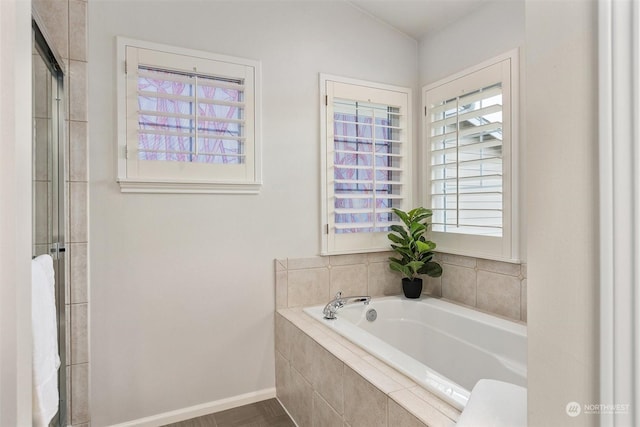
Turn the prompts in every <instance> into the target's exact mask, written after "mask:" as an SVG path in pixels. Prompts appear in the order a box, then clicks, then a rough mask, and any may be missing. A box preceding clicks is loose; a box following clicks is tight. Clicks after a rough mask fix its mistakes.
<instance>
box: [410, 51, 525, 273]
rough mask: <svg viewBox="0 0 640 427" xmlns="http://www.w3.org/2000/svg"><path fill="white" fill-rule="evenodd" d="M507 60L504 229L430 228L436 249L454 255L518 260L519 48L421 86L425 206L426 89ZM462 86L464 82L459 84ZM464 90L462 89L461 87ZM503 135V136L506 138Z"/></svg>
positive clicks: (427, 199)
mask: <svg viewBox="0 0 640 427" xmlns="http://www.w3.org/2000/svg"><path fill="white" fill-rule="evenodd" d="M503 61H508V64H509V72H508V74H507V75H508V77H509V80H510V84H509V87H508V88H504V87H503V104H504V103H508V104H509V107H510V108H509V110H510V114H509V115H508V117H507V115H505V114H504V112H503V123H506V121H507V120H509V126H508V127H509V134H510V135H509V136H510V137H509V140H508V141H505V140H503V147H502V150H503V182H502V185H503V207H502V209H503V230H502V237H489V236H479V235H472V234H460V233H447V232H437V231H433V230H431V231H430V236H431V239H432V240H433V241H434V242H436V244H437V245H438V247H437V250H438V251H439V252H446V253H451V254H457V255H465V256H472V257H478V258H485V259H493V260H499V261H505V262H513V263H519V262H520V259H519V244H520V243H519V242H520V241H519V229H520V222H519V215H518V205H519V201H518V193H519V184H518V183H519V180H518V164H519V163H518V162H519V160H518V147H519V138H518V137H519V125H518V121H519V120H518V119H519V108H518V106H519V87H520V82H519V52H518V49H513V50H511V51H509V52H506V53H504V54H502V55H499V56H497V57H495V58H492V59H490V60H487V61H484V62H482V63H480V64H478V65H476V66H473V67H470V68H468V69H466V70H463V71H461V72H459V73H456V74H453V75H451V76H449V77H446V78H444V79H442V80H440V81H438V82H435V83H432V84H429V85H426V86H424V87H423V89H422V106H423V108H422V109H423V111H424V116H423V118H422V119H423V125H422V129H423V132H422V135H423V136H422V140H423V142H422V161H423V165H424V166H423V167H421V168H420V170H421V175H422V176H421V179H420V182H421V183H422V184H423V185H424V188H423V190H422V194H423V195H422V199H423V204H424V206H425V207H427V208H430V206H431V176H432V173H431V149H430V144H429V135H430V128H429V119H428V117H429V104H430V102H429V92H430V91H432V90H434V89H437V88H438V87H441V86H443V85H446V84H450V83H452V82H456V81H460V82H462V79H464V78H469V77H471V78H473V75H474V73H479V72H481V71H482V70H483V69H485V68H487V67H491V66H494V65H496V64H500V63H501V62H503ZM462 86H464V85H462ZM461 90H464V89H461ZM505 139H506V138H505Z"/></svg>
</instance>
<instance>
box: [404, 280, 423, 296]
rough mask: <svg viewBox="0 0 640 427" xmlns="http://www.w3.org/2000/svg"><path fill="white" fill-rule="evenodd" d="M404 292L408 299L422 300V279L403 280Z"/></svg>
mask: <svg viewBox="0 0 640 427" xmlns="http://www.w3.org/2000/svg"><path fill="white" fill-rule="evenodd" d="M402 292H404V296H405V297H407V298H420V295H421V294H422V279H413V280H412V279H407V278H406V277H405V278H403V279H402Z"/></svg>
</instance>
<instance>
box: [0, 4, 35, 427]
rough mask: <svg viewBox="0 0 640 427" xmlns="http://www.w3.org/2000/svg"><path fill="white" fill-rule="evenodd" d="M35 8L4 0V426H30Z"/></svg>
mask: <svg viewBox="0 0 640 427" xmlns="http://www.w3.org/2000/svg"><path fill="white" fill-rule="evenodd" d="M30 20H31V10H30V2H28V1H14V0H3V1H0V58H2V60H1V61H0V141H2V143H1V144H2V156H0V205H1V208H0V425H2V426H18V425H19V426H28V425H31V264H30V259H31V123H32V121H31V24H30V22H31V21H30Z"/></svg>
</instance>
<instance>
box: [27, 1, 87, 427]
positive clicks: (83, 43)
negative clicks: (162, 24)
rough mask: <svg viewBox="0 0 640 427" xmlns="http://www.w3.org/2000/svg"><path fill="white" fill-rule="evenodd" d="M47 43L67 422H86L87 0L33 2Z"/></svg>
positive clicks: (82, 423)
mask: <svg viewBox="0 0 640 427" xmlns="http://www.w3.org/2000/svg"><path fill="white" fill-rule="evenodd" d="M33 8H34V10H35V12H36V13H37V14H38V15H39V16H40V18H41V20H42V23H43V24H44V28H43V30H44V32H45V33H46V34H47V35H48V36H49V37H50V39H49V42H50V43H51V44H52V45H53V46H52V47H53V48H54V49H55V50H56V51H57V52H58V54H59V55H60V56H61V57H62V60H63V62H64V68H65V72H66V74H65V80H64V88H65V114H66V117H65V135H66V141H64V142H65V153H66V155H67V158H66V161H67V162H66V163H67V165H66V169H65V185H66V195H65V208H66V212H67V218H66V221H67V224H66V231H67V235H66V247H67V258H66V266H67V271H66V279H67V292H66V298H65V299H66V300H65V309H66V313H67V325H66V331H67V339H66V343H67V361H66V362H67V396H68V401H67V405H68V406H67V414H68V419H67V422H68V424H70V425H73V426H86V425H88V423H89V421H90V416H89V340H88V311H89V298H88V294H89V293H88V269H87V266H88V256H87V243H88V226H87V224H88V223H87V216H88V215H87V206H88V160H87V151H88V137H87V135H88V133H87V124H88V123H87V117H88V97H87V87H88V84H87V82H88V80H87V78H88V76H87V1H86V0H33Z"/></svg>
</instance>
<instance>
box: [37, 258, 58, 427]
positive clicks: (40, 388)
mask: <svg viewBox="0 0 640 427" xmlns="http://www.w3.org/2000/svg"><path fill="white" fill-rule="evenodd" d="M31 290H32V295H31V302H32V304H31V321H32V328H33V426H34V427H41V426H42V427H46V426H48V425H49V422H50V421H51V419H52V418H53V417H54V416H55V414H56V413H57V412H58V368H59V367H60V356H59V355H58V328H57V326H56V323H57V322H56V296H55V273H54V271H53V259H52V258H51V256H49V255H40V256H39V257H37V258H35V259H34V260H32V261H31Z"/></svg>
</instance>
